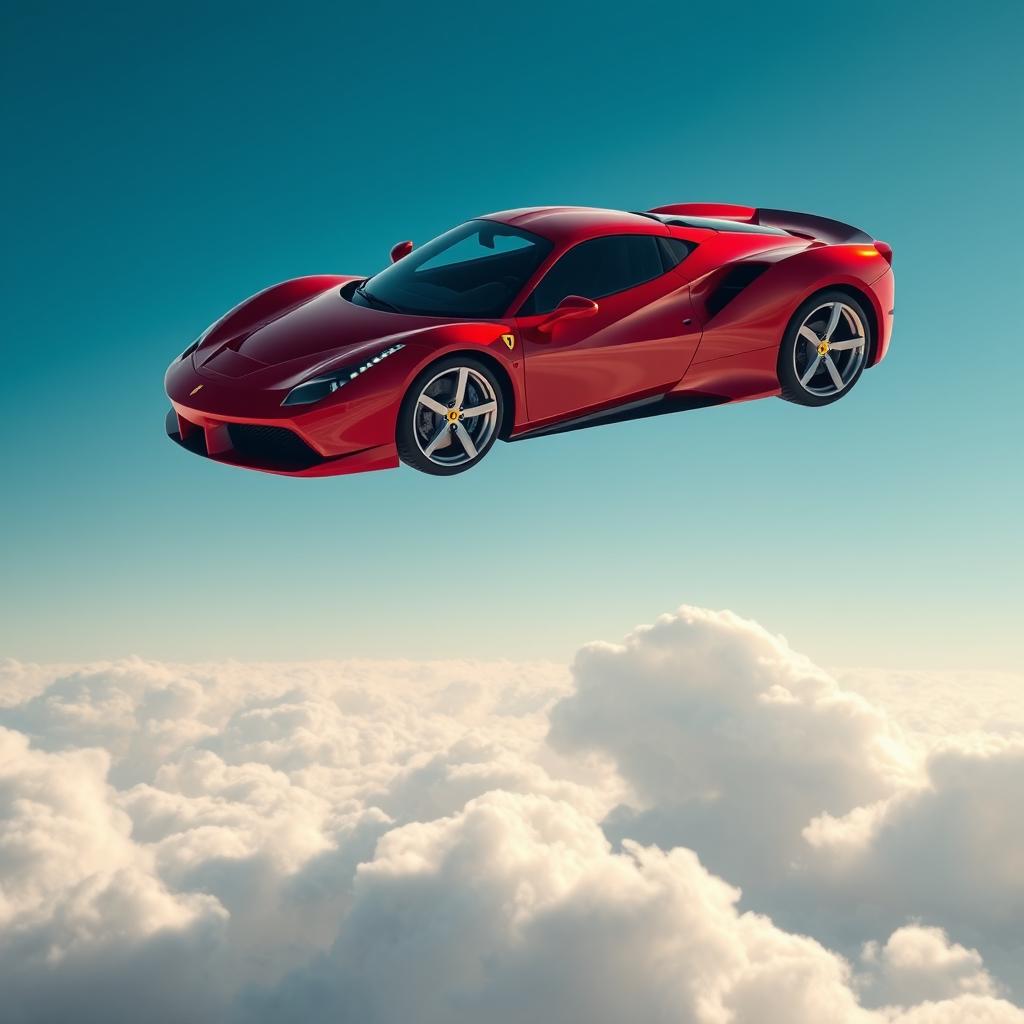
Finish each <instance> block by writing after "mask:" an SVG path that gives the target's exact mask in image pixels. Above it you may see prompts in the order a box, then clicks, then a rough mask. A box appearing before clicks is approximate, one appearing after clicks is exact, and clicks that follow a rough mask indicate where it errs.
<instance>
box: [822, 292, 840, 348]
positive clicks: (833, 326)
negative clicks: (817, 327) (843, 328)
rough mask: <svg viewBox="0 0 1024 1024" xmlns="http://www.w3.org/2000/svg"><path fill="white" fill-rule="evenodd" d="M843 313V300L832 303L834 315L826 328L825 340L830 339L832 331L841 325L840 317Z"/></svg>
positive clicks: (829, 319)
mask: <svg viewBox="0 0 1024 1024" xmlns="http://www.w3.org/2000/svg"><path fill="white" fill-rule="evenodd" d="M842 313H843V304H842V303H841V302H833V303H832V315H831V316H830V317H829V318H828V326H827V327H826V328H825V334H824V335H823V337H824V339H825V341H828V339H829V338H831V337H832V332H833V331H834V330H835V329H836V328H837V327H838V326H839V317H840V316H842Z"/></svg>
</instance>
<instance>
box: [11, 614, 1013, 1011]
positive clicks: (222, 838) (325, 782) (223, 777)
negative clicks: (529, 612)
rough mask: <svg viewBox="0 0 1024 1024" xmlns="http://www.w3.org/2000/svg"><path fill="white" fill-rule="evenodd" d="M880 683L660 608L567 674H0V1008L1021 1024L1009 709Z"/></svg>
mask: <svg viewBox="0 0 1024 1024" xmlns="http://www.w3.org/2000/svg"><path fill="white" fill-rule="evenodd" d="M908 678H911V677H910V676H908V675H906V674H904V676H902V677H901V679H900V681H899V683H898V685H897V684H894V687H893V691H894V693H895V694H896V696H895V697H894V700H893V702H892V704H891V705H889V704H887V702H886V699H885V696H886V688H885V686H884V680H883V678H882V676H881V674H880V673H865V679H866V680H868V681H867V682H866V683H865V686H864V690H865V692H868V693H870V697H871V699H870V700H869V699H866V698H865V696H863V695H861V694H859V693H858V692H857V686H856V681H857V674H856V673H855V672H847V673H844V674H843V675H842V676H841V680H842V682H841V684H840V683H839V682H837V681H836V679H835V678H833V677H832V676H831V675H829V674H828V673H827V672H825V671H823V670H822V669H821V668H819V667H817V666H815V665H813V664H811V663H810V662H809V661H807V660H806V659H805V658H803V657H802V656H800V655H799V654H797V653H796V652H794V651H792V650H791V649H790V648H789V646H788V645H787V644H786V642H785V640H784V639H782V638H781V637H778V636H774V635H772V634H770V633H769V632H767V631H766V630H764V629H762V628H761V627H760V626H758V625H756V624H755V623H752V622H748V621H745V620H743V619H741V618H739V617H737V616H735V615H732V614H731V613H728V612H709V611H704V610H700V609H692V608H683V609H680V610H679V611H678V612H677V613H675V614H673V615H670V616H665V617H663V618H662V619H660V620H658V622H656V623H655V624H654V625H652V626H648V627H642V628H640V629H638V630H636V631H634V632H633V633H632V634H630V635H629V636H628V637H627V638H626V639H625V641H624V642H623V643H621V644H615V645H613V644H605V643H598V644H592V645H589V646H587V647H586V648H584V649H583V650H581V651H580V652H579V654H578V656H577V658H576V660H575V662H574V664H573V666H572V670H571V672H568V671H566V670H565V669H564V668H563V667H562V666H557V665H551V664H547V663H512V662H470V661H465V662H463V661H449V662H426V663H415V662H405V661H389V662H371V661H348V662H324V663H310V664H287V665H265V664H244V663H237V662H227V663H219V664H209V665H191V666H181V665H171V664H157V663H152V662H145V661H141V660H138V659H132V660H126V661H121V662H110V663H99V664H94V665H87V666H50V667H47V666H31V665H22V664H19V663H16V662H12V661H8V662H0V694H3V697H2V699H0V991H3V993H4V999H3V1003H2V1006H0V1020H4V1021H12V1022H18V1024H21V1022H24V1024H29V1022H36V1021H52V1020H62V1019H74V1020H76V1021H80V1022H86V1021H93V1020H95V1021H101V1020H102V1021H105V1022H112V1021H113V1022H116V1021H119V1020H135V1019H137V1018H138V1017H139V1016H140V1014H141V1010H140V1007H145V1016H146V1017H147V1019H151V1020H154V1021H164V1020H166V1021H178V1020H182V1019H189V1020H193V1021H197V1022H200V1024H202V1022H204V1021H233V1022H236V1024H241V1022H253V1024H262V1022H265V1021H266V1022H269V1021H275V1022H276V1021H281V1020H289V1019H301V1020H304V1021H342V1022H344V1021H352V1022H353V1024H355V1022H358V1024H371V1022H379V1024H391V1022H399V1021H402V1022H406V1021H409V1020H416V1021H419V1022H423V1024H432V1022H437V1024H441V1022H445V1024H459V1022H465V1024H470V1022H476V1021H480V1020H487V1021H489V1022H494V1024H504V1022H512V1021H522V1020H536V1019H544V1020H551V1021H559V1022H564V1024H576V1022H579V1024H583V1022H587V1024H593V1022H602V1021H609V1022H613V1021H620V1020H622V1019H630V1020H637V1021H644V1022H648V1021H650V1022H662V1021H664V1022H668V1021H672V1022H674V1024H679V1022H682V1024H687V1022H693V1024H755V1022H756V1024H802V1022H805V1021H806V1022H808V1024H809V1022H812V1021H813V1022H815V1024H818V1022H821V1021H829V1022H837V1024H845V1022H848V1024H965V1022H967V1024H969V1022H978V1024H1024V1013H1022V1012H1021V1010H1019V1009H1018V1008H1017V1007H1015V1006H1014V1005H1013V1003H1014V1000H1015V999H1016V998H1017V996H1018V994H1019V993H1020V991H1021V989H1022V987H1024V978H1022V977H1021V969H1020V964H1021V962H1022V958H1021V955H1020V954H1021V941H1022V940H1021V934H1020V932H1021V929H1020V926H1019V922H1020V921H1021V920H1022V919H1024V865H1022V864H1021V861H1020V856H1021V854H1020V851H1021V850H1022V849H1024V836H1022V834H1021V825H1020V824H1019V820H1018V816H1017V814H1016V812H1015V808H1017V807H1019V806H1020V805H1021V797H1022V796H1024V742H1022V738H1021V737H1020V735H1019V734H1018V732H1017V730H1016V729H1015V723H1016V722H1017V721H1024V714H1022V713H1021V709H1020V708H1019V707H1018V706H1017V704H1015V701H1016V700H1017V699H1018V697H1019V691H1018V692H1017V694H1016V695H1015V692H1014V690H1013V688H1012V687H1008V686H1005V685H1003V684H1002V683H1001V682H993V681H992V679H991V678H989V679H988V680H987V681H986V684H985V686H983V687H980V688H979V691H980V693H981V696H978V693H977V692H974V693H972V695H971V696H970V698H967V697H966V696H965V690H964V688H963V687H962V685H961V681H960V680H955V681H951V679H950V678H949V677H942V678H940V677H938V676H933V677H932V678H931V689H932V692H935V691H936V690H938V691H941V692H942V694H943V696H942V699H941V700H939V701H936V704H937V705H938V706H939V707H942V708H945V711H944V712H943V713H944V714H945V715H946V724H945V726H943V724H942V721H940V719H939V717H937V712H934V711H932V712H929V714H928V715H922V714H920V713H918V712H916V711H915V707H916V702H915V701H914V700H911V699H908V696H907V694H908V688H909V686H910V685H911V684H908V683H907V682H906V680H907V679H908ZM926 678H927V677H925V676H924V675H923V674H914V675H913V676H912V680H913V685H920V686H921V687H922V688H924V687H925V682H924V681H925V680H926ZM958 701H959V702H960V705H963V704H964V703H965V701H969V703H970V707H969V708H967V707H965V708H964V710H963V713H961V711H959V710H958V708H959V706H960V705H958Z"/></svg>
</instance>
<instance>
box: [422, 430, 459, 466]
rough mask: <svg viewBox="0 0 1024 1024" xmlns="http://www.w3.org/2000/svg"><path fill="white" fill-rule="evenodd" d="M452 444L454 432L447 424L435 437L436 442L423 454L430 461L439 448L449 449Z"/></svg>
mask: <svg viewBox="0 0 1024 1024" xmlns="http://www.w3.org/2000/svg"><path fill="white" fill-rule="evenodd" d="M451 443H452V432H451V431H450V430H449V429H448V424H447V423H445V425H444V426H443V427H441V429H440V430H439V431H438V432H437V434H435V435H434V440H433V441H431V442H430V444H428V445H427V447H426V448H424V449H423V454H424V455H426V457H427V458H428V459H429V458H430V456H431V455H433V454H434V452H436V451H437V449H438V448H447V447H448V445H450V444H451Z"/></svg>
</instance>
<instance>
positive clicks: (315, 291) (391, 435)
mask: <svg viewBox="0 0 1024 1024" xmlns="http://www.w3.org/2000/svg"><path fill="white" fill-rule="evenodd" d="M652 212H654V213H662V214H666V215H669V216H668V218H663V219H656V218H652V217H651V216H649V215H644V214H636V213H625V212H620V211H613V210H598V209H589V208H579V207H537V208H530V209H520V210H509V211H504V212H501V213H494V214H489V215H487V216H486V217H485V218H480V219H490V220H495V221H499V222H501V223H503V224H508V225H511V226H513V227H517V228H521V229H524V230H526V231H529V232H532V233H533V234H535V235H539V236H540V237H541V238H544V239H547V240H548V241H550V242H551V243H552V244H551V249H550V252H549V253H548V254H547V256H546V258H545V259H544V260H543V262H542V263H541V264H540V265H539V266H538V267H537V269H536V270H535V272H534V273H533V274H532V275H531V276H530V277H529V279H528V280H527V281H526V283H525V285H524V286H523V287H522V289H521V291H520V292H519V294H518V295H516V297H515V298H514V300H513V301H512V302H511V303H510V305H509V307H508V310H507V315H506V316H505V317H503V318H501V319H488V320H467V319H453V318H445V317H429V316H420V315H412V314H405V313H395V312H390V311H385V310H382V309H377V308H368V307H366V306H361V305H356V304H355V303H353V302H352V301H350V300H349V298H348V297H347V295H348V294H349V290H350V289H351V288H352V287H354V284H355V283H357V282H361V281H363V280H365V278H364V277H362V276H352V275H321V276H314V277H303V278H297V279H295V280H291V281H286V282H284V283H282V284H279V285H275V286H273V287H271V288H267V289H265V290H264V291H262V292H259V293H257V294H256V295H254V296H252V297H251V298H250V299H247V300H246V301H245V302H243V303H241V304H240V305H239V306H237V307H235V308H234V309H233V310H231V311H230V312H229V313H227V314H226V315H225V316H223V317H222V318H221V319H220V320H218V321H217V322H216V323H215V324H214V325H213V326H212V327H211V328H210V329H209V330H208V331H206V332H205V333H204V334H203V335H202V336H201V338H200V339H199V342H198V344H197V345H196V346H193V348H192V349H191V350H187V351H186V353H185V354H184V356H183V357H181V358H179V359H177V360H175V362H173V363H172V364H171V365H170V367H169V368H168V370H167V374H166V378H165V387H166V391H167V394H168V397H169V398H170V401H171V406H172V414H171V415H170V416H169V418H168V433H169V434H170V435H171V436H172V437H173V438H174V439H175V440H176V441H178V442H179V443H180V444H182V445H183V446H184V447H187V448H190V449H191V450H193V451H195V452H196V453H197V454H201V455H205V456H206V457H208V458H211V459H213V460H215V461H219V462H224V463H227V464H231V465H239V466H244V467H246V468H252V469H259V470H263V471H265V472H272V473H284V474H288V475H296V476H327V475H336V474H342V473H350V472H360V471H365V470H371V469H384V468H391V467H394V466H397V465H398V454H397V449H396V443H395V430H396V420H397V415H398V410H399V407H400V405H401V403H402V399H403V397H404V396H405V394H406V391H407V390H408V388H409V386H410V384H411V383H412V381H413V380H414V379H415V378H416V376H417V375H418V374H419V373H420V372H421V371H422V370H423V369H424V368H425V367H427V366H429V365H430V364H431V363H433V362H435V361H436V360H438V359H440V358H442V357H444V356H447V355H449V354H453V353H460V352H466V353H472V354H473V355H474V356H476V357H477V358H482V359H483V360H484V361H485V362H487V363H488V364H489V365H490V366H491V368H492V369H493V370H494V371H495V373H496V374H498V375H499V377H500V379H501V380H502V381H503V384H504V390H505V392H506V401H507V404H508V405H509V406H510V407H511V409H510V413H511V415H510V419H509V421H508V422H507V423H506V429H505V431H504V433H505V439H515V438H517V437H522V436H529V435H530V434H531V433H532V432H534V431H537V430H542V429H550V428H551V427H552V426H554V427H557V426H558V425H559V424H568V423H569V422H570V421H573V420H574V419H576V418H578V417H586V416H588V415H591V414H594V413H595V412H596V413H600V412H601V411H603V410H615V409H617V408H620V407H624V406H625V407H628V406H629V403H634V402H639V401H642V400H644V399H651V398H657V397H660V396H668V397H670V398H673V399H685V398H687V397H695V398H704V399H709V400H711V401H740V400H746V399H751V398H758V397H764V396H768V395H773V394H778V393H779V388H780V385H779V381H778V378H777V375H776V361H777V355H778V350H779V344H780V341H781V339H782V337H783V334H784V332H785V330H786V327H787V324H788V323H789V320H790V318H791V317H792V315H793V313H794V311H795V310H796V309H797V307H799V306H800V304H801V303H802V302H804V301H805V300H806V299H807V298H808V297H809V296H811V295H813V294H815V293H816V292H818V291H821V290H823V289H834V288H840V289H846V290H848V291H849V293H850V294H851V295H853V296H854V297H856V298H858V299H859V300H860V302H861V304H862V305H863V306H864V308H865V309H866V310H868V311H870V312H869V315H870V318H872V319H873V320H874V323H873V325H872V326H873V328H874V330H873V334H874V348H873V350H872V352H871V353H870V354H869V357H868V362H869V364H870V365H874V364H876V363H877V362H879V361H880V360H881V359H882V358H883V357H884V356H885V354H886V351H887V350H888V346H889V341H890V337H891V327H892V311H893V276H892V268H891V261H892V250H891V248H890V247H889V246H888V245H887V244H886V243H882V242H879V243H878V245H877V247H876V246H875V243H874V241H873V240H872V239H870V238H869V236H866V235H863V233H862V232H858V231H857V230H856V229H852V228H848V227H847V226H846V225H842V224H838V223H837V222H834V221H827V220H824V219H821V218H813V217H811V218H808V217H806V216H805V215H799V214H792V215H790V214H784V212H783V211H759V210H758V209H757V208H755V207H748V206H734V205H731V204H723V203H703V204H680V205H675V206H668V207H660V208H658V209H657V210H655V211H652ZM671 218H679V219H678V221H677V222H673V221H672V220H671ZM700 218H713V221H712V222H708V223H702V222H701V221H700ZM759 218H761V220H759ZM665 219H668V220H669V221H670V222H669V223H665V222H664V220H665ZM730 224H732V225H735V227H733V228H730ZM716 225H717V226H716ZM776 225H782V227H779V226H776ZM816 232H817V235H816V234H815V233H816ZM628 234H643V235H653V236H660V237H662V238H665V239H672V238H674V239H678V240H680V241H683V242H686V243H687V244H688V245H689V246H690V247H691V248H692V251H691V252H690V255H689V256H687V257H686V258H685V259H683V260H682V261H681V262H680V263H679V264H678V265H677V266H675V267H674V268H673V269H671V270H669V271H667V272H665V273H663V274H662V275H661V276H659V277H655V278H654V279H653V280H650V281H647V282H645V283H643V284H640V285H637V286H635V287H632V288H628V289H626V290H624V291H620V292H618V293H615V294H612V295H606V296H603V297H599V298H598V299H597V310H596V312H594V311H593V310H590V309H585V308H584V307H582V306H581V307H579V308H578V309H577V310H576V311H575V312H574V314H573V315H572V316H569V317H565V318H562V319H558V320H557V322H553V317H552V315H551V314H540V315H525V314H524V315H518V310H519V308H520V306H522V305H523V303H524V302H525V301H526V299H527V298H528V297H529V296H530V295H531V293H532V291H533V289H534V288H535V286H536V285H537V284H538V283H539V282H540V281H541V280H542V279H543V278H544V276H545V275H546V274H547V272H548V271H549V270H550V269H551V267H552V266H553V265H554V264H555V263H556V262H557V261H558V260H559V259H560V258H561V257H562V256H563V255H564V254H565V253H566V252H567V251H569V250H570V249H572V248H573V247H574V246H576V245H578V244H579V243H581V242H583V241H585V240H587V239H591V238H596V237H600V236H604V235H628ZM818 236H820V237H818ZM407 252H408V250H407V248H406V246H405V245H404V244H401V243H400V245H398V246H396V247H395V250H394V252H393V255H394V256H395V258H399V259H400V258H403V257H404V256H405V255H406V254H407ZM751 267H753V268H754V270H753V271H752V272H751V275H750V276H751V277H752V279H751V280H750V281H749V282H748V283H745V285H744V286H743V287H742V288H740V289H739V290H738V291H737V292H736V294H735V296H734V297H731V298H730V301H728V302H727V303H726V304H724V305H720V299H721V296H722V295H723V294H724V292H723V287H724V286H726V285H728V283H729V281H730V280H732V278H731V277H730V275H733V274H734V273H735V272H736V271H737V268H740V269H742V270H744V271H746V270H749V269H750V268H751ZM730 294H731V293H730ZM510 336H511V338H512V344H511V347H510V346H509V343H508V338H509V337H510ZM385 350H388V351H389V354H388V355H387V356H386V358H382V359H381V360H380V362H379V363H376V364H374V365H373V366H372V368H371V369H369V370H368V371H367V372H365V373H363V374H362V375H360V376H358V378H357V379H352V380H351V381H350V382H348V383H347V384H345V386H344V387H341V388H340V389H339V390H337V391H335V392H334V393H332V394H329V395H327V397H325V398H324V399H323V400H321V401H318V402H316V403H314V404H311V405H298V406H286V405H283V404H282V403H283V401H284V399H285V397H286V396H287V395H288V394H289V392H290V391H291V390H292V389H293V388H295V387H296V386H297V385H299V384H302V383H303V382H306V381H309V380H310V379H312V378H315V377H317V376H318V375H321V374H323V373H326V372H329V371H334V370H337V369H338V368H339V367H342V366H346V367H348V366H354V365H356V364H359V363H360V362H361V361H366V360H369V359H372V358H373V357H374V356H375V355H377V354H379V353H381V352H383V351H385ZM698 404H699V403H698ZM283 431H287V432H289V433H288V435H287V436H286V435H285V434H284V433H282V432H283ZM271 442H273V443H271ZM261 445H262V447H261Z"/></svg>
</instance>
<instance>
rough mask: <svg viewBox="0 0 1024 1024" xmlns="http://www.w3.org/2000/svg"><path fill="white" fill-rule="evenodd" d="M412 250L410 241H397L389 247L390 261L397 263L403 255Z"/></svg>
mask: <svg viewBox="0 0 1024 1024" xmlns="http://www.w3.org/2000/svg"><path fill="white" fill-rule="evenodd" d="M411 252H412V242H399V243H398V245H393V246H392V247H391V262H392V263H397V262H398V261H399V260H400V259H401V258H402V257H403V256H408V255H409V253H411Z"/></svg>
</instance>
